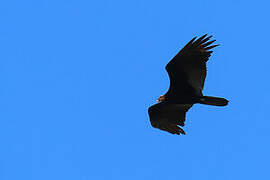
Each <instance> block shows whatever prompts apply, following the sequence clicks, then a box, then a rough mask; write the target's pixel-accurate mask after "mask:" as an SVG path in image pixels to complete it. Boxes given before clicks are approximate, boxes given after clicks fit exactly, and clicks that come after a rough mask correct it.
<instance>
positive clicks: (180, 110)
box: [148, 102, 192, 135]
mask: <svg viewBox="0 0 270 180" xmlns="http://www.w3.org/2000/svg"><path fill="white" fill-rule="evenodd" d="M191 106H192V104H169V103H167V102H161V103H158V104H155V105H153V106H151V107H150V108H149V109H148V114H149V117H150V122H151V125H152V126H153V127H155V128H158V129H161V130H164V131H167V132H169V133H172V134H178V135H179V134H185V131H184V130H183V129H181V128H180V127H179V126H184V125H185V124H184V122H185V119H186V112H187V111H188V110H189V108H191Z"/></svg>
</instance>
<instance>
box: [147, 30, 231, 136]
mask: <svg viewBox="0 0 270 180" xmlns="http://www.w3.org/2000/svg"><path fill="white" fill-rule="evenodd" d="M211 37H212V36H208V37H207V34H205V35H203V36H202V37H200V38H198V39H197V40H195V39H196V37H195V38H193V39H192V40H191V41H190V42H188V43H187V44H186V46H185V47H184V48H183V49H182V50H181V51H180V52H179V53H178V54H177V55H176V56H175V57H174V58H173V59H172V60H171V61H170V62H169V63H168V64H167V66H166V70H167V72H168V74H169V77H170V87H169V90H168V91H167V93H166V94H165V95H162V96H160V98H159V99H158V102H159V103H157V104H155V105H153V106H151V107H150V108H149V109H148V113H149V117H150V121H151V124H152V126H153V127H155V128H159V129H161V130H164V131H167V132H170V133H172V134H178V135H179V134H185V131H184V130H183V129H181V128H180V127H179V126H184V122H185V117H186V112H187V111H188V110H189V108H191V107H192V105H193V104H195V103H200V104H207V105H214V106H226V105H227V104H228V100H226V99H224V98H217V97H211V96H203V94H202V90H203V87H204V81H205V77H206V62H207V61H208V59H209V57H210V56H211V53H212V52H213V51H209V50H210V49H212V48H214V47H216V46H218V45H212V43H213V42H215V41H216V40H211V41H209V40H210V38H211Z"/></svg>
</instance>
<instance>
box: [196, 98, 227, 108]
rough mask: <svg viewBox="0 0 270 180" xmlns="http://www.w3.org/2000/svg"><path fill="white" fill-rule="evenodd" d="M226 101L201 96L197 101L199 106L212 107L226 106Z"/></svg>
mask: <svg viewBox="0 0 270 180" xmlns="http://www.w3.org/2000/svg"><path fill="white" fill-rule="evenodd" d="M228 102H229V101H228V100H227V99H224V98H219V97H212V96H203V97H201V98H200V99H199V102H198V103H200V104H207V105H212V106H226V105H227V104H228Z"/></svg>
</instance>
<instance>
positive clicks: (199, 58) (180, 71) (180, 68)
mask: <svg viewBox="0 0 270 180" xmlns="http://www.w3.org/2000/svg"><path fill="white" fill-rule="evenodd" d="M211 37H212V36H208V37H207V34H205V35H203V36H202V37H200V38H198V39H197V40H196V41H195V39H196V37H194V38H193V39H192V40H191V41H190V42H188V43H187V45H186V46H185V47H184V48H183V49H182V50H181V51H180V52H179V53H178V54H177V55H176V56H175V57H174V58H173V59H172V60H171V61H170V62H169V63H168V64H167V66H166V70H167V72H168V74H169V77H170V88H169V91H168V93H176V92H180V93H181V92H182V91H183V90H181V89H183V88H185V86H187V85H190V86H191V87H192V88H193V89H194V90H195V92H196V94H197V95H202V89H203V86H204V81H205V77H206V62H207V61H208V59H209V57H210V56H211V53H212V52H213V51H209V50H210V49H212V48H214V47H216V46H218V45H211V44H212V43H213V42H215V41H216V40H211V41H209V40H210V38H211Z"/></svg>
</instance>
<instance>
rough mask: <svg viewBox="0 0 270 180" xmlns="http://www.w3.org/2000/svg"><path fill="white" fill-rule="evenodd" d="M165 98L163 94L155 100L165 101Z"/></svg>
mask: <svg viewBox="0 0 270 180" xmlns="http://www.w3.org/2000/svg"><path fill="white" fill-rule="evenodd" d="M165 99H166V96H165V94H163V95H161V96H160V97H159V98H158V99H157V102H162V101H165Z"/></svg>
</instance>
